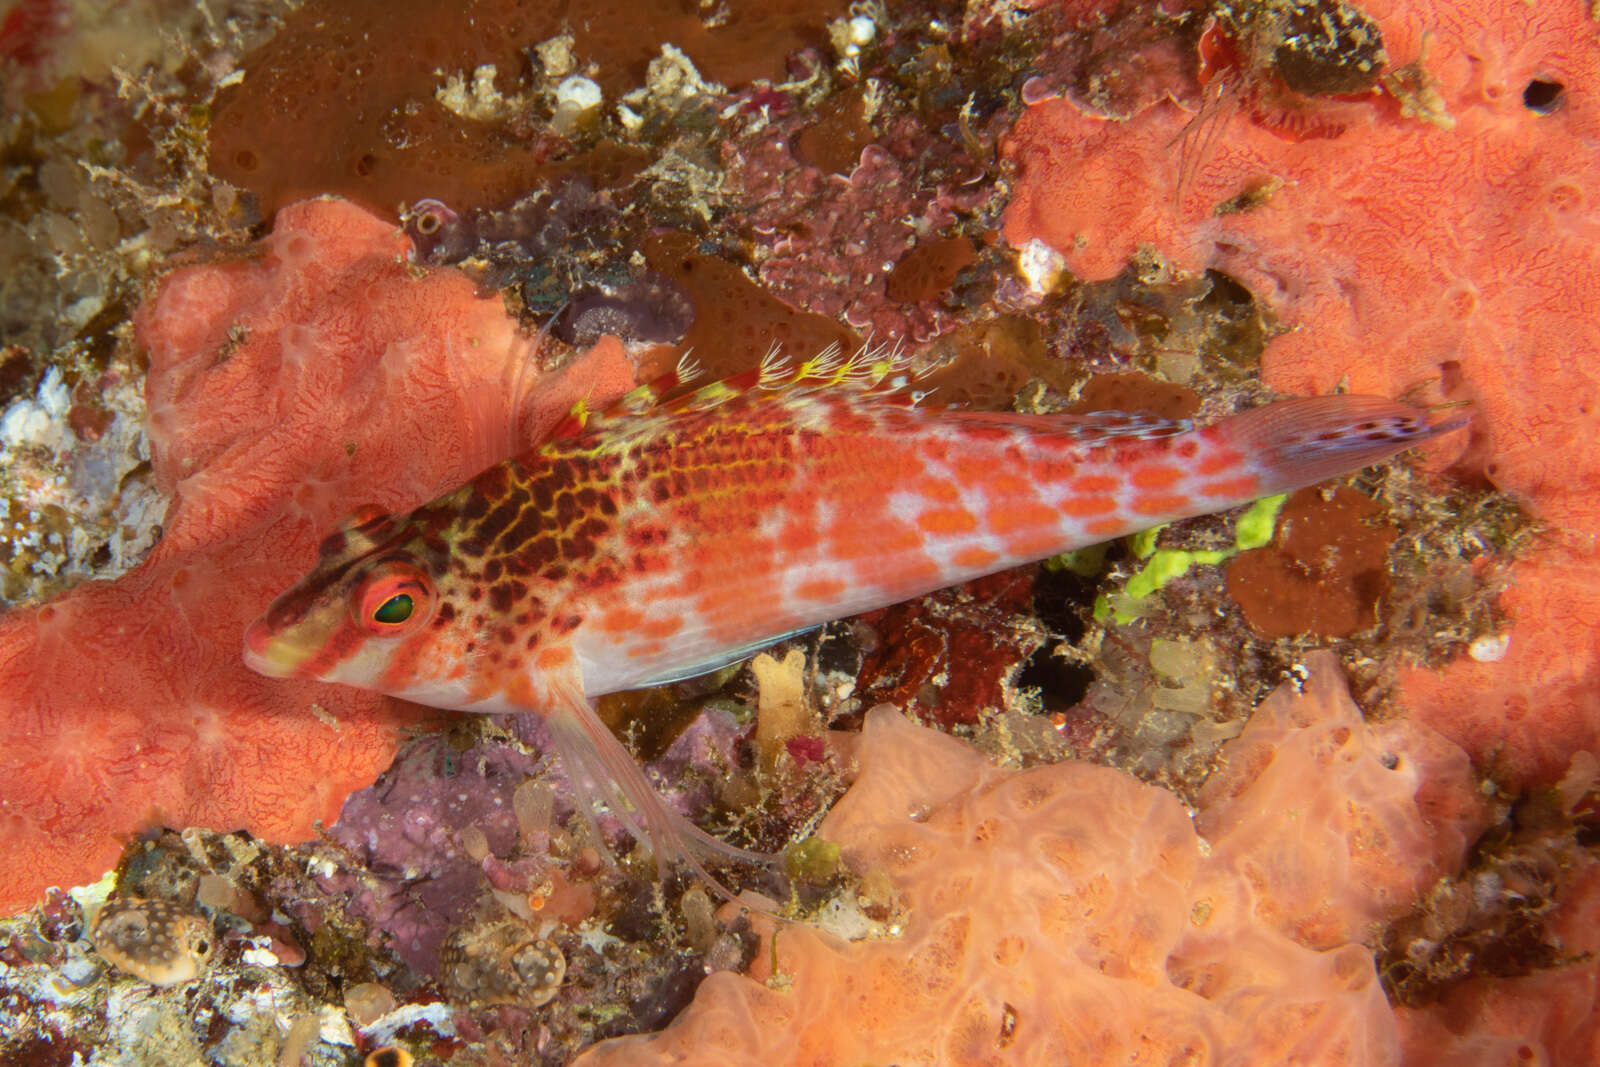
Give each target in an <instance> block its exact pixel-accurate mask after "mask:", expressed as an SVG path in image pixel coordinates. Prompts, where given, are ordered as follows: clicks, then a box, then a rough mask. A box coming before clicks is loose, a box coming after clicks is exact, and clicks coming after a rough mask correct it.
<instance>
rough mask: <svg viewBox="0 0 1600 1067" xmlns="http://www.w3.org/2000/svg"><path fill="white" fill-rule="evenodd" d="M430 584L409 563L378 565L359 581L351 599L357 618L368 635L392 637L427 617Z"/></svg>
mask: <svg viewBox="0 0 1600 1067" xmlns="http://www.w3.org/2000/svg"><path fill="white" fill-rule="evenodd" d="M432 599H433V586H432V584H431V583H430V582H429V581H428V577H427V575H425V574H424V573H423V572H422V571H421V570H419V569H417V568H416V567H413V566H412V565H411V564H409V563H386V564H382V565H380V566H379V567H378V568H377V569H375V570H374V571H373V572H372V574H370V575H368V576H367V579H366V580H365V581H364V582H362V584H361V587H360V590H359V592H358V593H357V595H356V597H355V599H354V606H355V607H356V621H357V622H358V623H360V624H361V626H362V627H363V628H364V629H365V630H366V631H367V632H368V633H370V634H373V635H375V636H379V637H395V636H398V635H399V634H402V633H404V632H406V631H408V630H410V629H412V628H413V627H414V626H416V625H417V624H418V623H419V622H422V621H423V620H424V619H426V618H427V616H428V611H427V608H428V607H429V605H431V603H432Z"/></svg>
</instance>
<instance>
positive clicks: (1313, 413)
mask: <svg viewBox="0 0 1600 1067" xmlns="http://www.w3.org/2000/svg"><path fill="white" fill-rule="evenodd" d="M1470 421H1472V416H1471V415H1470V414H1468V413H1465V412H1462V413H1458V414H1453V415H1449V416H1446V417H1445V418H1443V419H1440V420H1439V421H1434V420H1433V418H1432V416H1431V414H1430V413H1429V412H1428V411H1427V410H1425V409H1423V408H1416V407H1412V406H1411V405H1409V404H1402V403H1399V402H1398V401H1394V400H1388V399H1385V398H1384V397H1379V396H1313V397H1299V398H1294V399H1290V400H1279V401H1277V402H1276V403H1272V404H1268V405H1266V406H1265V407H1259V408H1254V409H1252V410H1250V411H1244V412H1240V413H1239V414H1238V415H1234V416H1233V417H1232V418H1229V419H1225V420H1224V421H1223V422H1221V423H1220V424H1218V426H1217V430H1218V432H1219V434H1221V435H1222V436H1223V437H1224V439H1225V440H1226V441H1227V443H1228V444H1230V445H1232V446H1233V447H1234V448H1236V449H1238V450H1239V451H1241V452H1243V453H1244V455H1246V456H1248V457H1250V461H1251V463H1252V465H1253V466H1255V468H1256V469H1257V471H1258V472H1259V474H1260V477H1261V486H1260V493H1261V495H1263V496H1267V495H1270V494H1273V493H1285V492H1288V491H1289V490H1291V489H1298V488H1300V487H1301V486H1305V485H1314V484H1315V483H1317V482H1320V481H1324V480H1325V479H1328V478H1334V477H1337V476H1339V475H1341V474H1347V473H1349V472H1350V471H1353V470H1359V469H1360V468H1362V467H1366V466H1369V465H1371V464H1373V463H1379V462H1382V461H1383V460H1385V459H1388V458H1389V457H1390V456H1392V455H1394V454H1396V453H1397V452H1404V451H1405V450H1406V449H1408V448H1413V447H1415V446H1417V445H1419V444H1421V443H1422V442H1424V441H1428V440H1431V439H1433V438H1435V437H1438V436H1440V435H1441V434H1446V433H1450V432H1451V431H1453V430H1459V429H1461V428H1462V427H1463V426H1466V425H1467V424H1468V423H1469V422H1470Z"/></svg>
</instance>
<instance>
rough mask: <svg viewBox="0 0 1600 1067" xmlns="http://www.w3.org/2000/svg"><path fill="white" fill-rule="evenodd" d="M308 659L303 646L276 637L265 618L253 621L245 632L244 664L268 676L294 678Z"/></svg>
mask: <svg viewBox="0 0 1600 1067" xmlns="http://www.w3.org/2000/svg"><path fill="white" fill-rule="evenodd" d="M306 659H307V652H306V650H305V649H303V648H296V647H295V646H294V645H292V644H290V643H289V642H288V641H285V640H284V639H282V638H281V637H280V638H276V639H275V638H274V637H273V636H272V631H271V630H269V629H268V628H267V626H266V623H265V621H264V620H260V619H258V620H257V621H255V622H253V623H251V624H250V625H249V627H248V628H247V629H246V630H245V632H244V665H245V666H246V667H249V668H250V669H251V670H253V671H255V672H256V673H257V674H264V675H266V676H267V677H268V678H292V677H294V676H295V675H296V674H298V673H299V670H300V665H301V664H302V663H304V662H305V661H306Z"/></svg>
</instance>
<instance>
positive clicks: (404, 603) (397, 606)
mask: <svg viewBox="0 0 1600 1067" xmlns="http://www.w3.org/2000/svg"><path fill="white" fill-rule="evenodd" d="M414 607H415V605H413V604H412V602H411V597H410V596H409V595H407V594H405V593H399V594H397V595H395V596H392V597H390V598H389V599H388V600H385V601H384V602H383V603H382V604H379V605H378V610H377V611H374V612H373V613H372V617H373V618H374V619H376V620H377V621H378V622H382V623H388V624H390V625H393V624H394V623H397V622H405V621H406V620H407V619H409V618H411V611H412V609H413V608H414Z"/></svg>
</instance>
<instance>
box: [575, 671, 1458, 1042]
mask: <svg viewBox="0 0 1600 1067" xmlns="http://www.w3.org/2000/svg"><path fill="white" fill-rule="evenodd" d="M1264 711H1265V715H1266V717H1267V718H1266V719H1265V721H1264V722H1263V724H1262V726H1261V727H1260V728H1259V729H1258V730H1256V731H1255V735H1254V736H1246V737H1245V738H1243V739H1241V740H1240V741H1239V742H1236V743H1235V747H1234V748H1233V749H1232V750H1231V751H1230V752H1229V754H1228V755H1229V759H1230V762H1232V761H1233V759H1234V757H1235V754H1237V756H1238V762H1239V764H1240V770H1238V771H1237V772H1232V773H1230V776H1229V778H1228V779H1226V780H1225V781H1224V783H1223V784H1222V785H1219V787H1218V788H1217V789H1216V790H1215V791H1214V795H1213V797H1212V802H1213V803H1214V805H1215V806H1214V807H1212V808H1206V809H1205V810H1203V811H1202V814H1201V821H1202V822H1204V823H1205V824H1207V825H1208V827H1209V829H1210V831H1211V833H1210V841H1209V848H1208V847H1207V845H1206V844H1205V843H1203V842H1202V841H1201V839H1200V837H1199V836H1197V834H1196V833H1195V828H1194V824H1193V822H1192V821H1191V819H1190V816H1189V813H1188V811H1187V810H1186V809H1185V808H1184V806H1183V805H1182V804H1181V803H1179V801H1178V800H1177V799H1176V798H1175V797H1174V796H1172V795H1171V794H1170V793H1167V792H1165V791H1163V790H1161V789H1157V788H1155V787H1152V786H1148V785H1144V784H1141V783H1140V782H1138V781H1136V780H1135V779H1134V778H1132V777H1130V776H1128V775H1126V774H1123V773H1121V772H1118V771H1115V770H1111V769H1108V768H1105V767H1099V766H1093V765H1090V764H1085V763H1065V764H1060V765H1057V766H1051V767H1041V768H1037V769H1034V770H1029V771H1023V772H1017V771H1010V770H1000V769H997V768H995V767H992V766H990V765H989V764H988V762H987V761H986V760H985V759H984V758H983V757H982V756H981V755H979V754H978V753H977V752H976V751H975V750H973V749H972V748H971V747H970V746H968V745H966V744H964V743H962V742H960V741H956V740H953V739H951V738H949V737H947V736H945V735H942V734H939V733H936V732H934V731H931V730H927V729H924V728H922V727H918V726H914V725H912V724H911V723H910V722H908V721H907V720H906V719H905V718H904V717H902V716H901V715H899V714H897V713H896V712H894V711H893V710H891V709H889V708H886V707H880V708H877V709H875V710H874V711H872V712H870V713H869V714H868V717H867V722H866V727H865V731H864V733H863V735H862V739H861V744H860V753H859V754H860V764H861V774H860V778H859V779H858V781H857V782H856V783H855V785H854V786H853V787H852V788H851V790H850V791H849V793H847V794H846V795H845V797H844V798H843V799H842V800H841V801H840V802H839V804H838V805H837V806H836V807H835V809H834V810H833V812H832V813H831V814H830V815H829V816H828V818H827V820H826V821H825V822H824V823H823V825H822V828H821V833H822V835H823V836H824V837H827V838H830V839H832V840H835V841H837V842H839V843H840V845H841V846H842V848H843V849H844V854H845V856H846V858H847V859H848V860H849V861H850V862H851V864H852V865H853V866H855V867H857V868H858V869H862V870H866V869H870V868H879V869H881V870H884V871H886V872H887V873H888V875H889V876H890V877H891V878H892V880H893V882H894V884H895V886H896V888H897V890H898V892H899V894H900V901H901V904H902V905H903V909H904V918H903V920H902V922H901V926H902V928H903V932H902V933H901V934H900V936H899V937H897V938H892V939H887V940H880V941H863V942H858V943H845V942H842V941H839V940H837V939H835V938H833V937H830V936H829V935H827V934H825V933H822V932H819V931H818V930H816V929H813V928H810V927H806V926H786V927H782V928H779V929H777V930H776V931H775V932H773V933H772V935H771V936H772V938H773V944H772V946H771V948H772V950H773V954H769V953H768V952H767V951H763V952H762V953H759V954H758V956H757V959H758V961H763V962H761V963H758V966H757V968H756V969H755V970H754V971H753V972H752V974H751V975H750V976H748V977H746V976H740V975H736V974H732V973H719V974H714V975H712V976H711V977H710V978H708V979H707V980H706V981H705V983H704V984H703V985H702V986H701V988H700V990H699V992H698V994H697V995H696V998H695V1003H694V1005H693V1006H692V1007H691V1008H690V1009H689V1010H688V1011H687V1012H686V1013H685V1014H684V1015H683V1016H682V1017H681V1018H680V1019H679V1020H678V1021H677V1022H676V1023H674V1024H673V1025H672V1026H671V1027H669V1028H668V1029H667V1030H665V1031H663V1032H662V1033H660V1034H657V1035H653V1036H649V1037H640V1038H628V1039H623V1040H619V1041H613V1042H608V1043H606V1044H604V1045H602V1046H599V1047H598V1048H596V1049H594V1050H592V1051H591V1052H590V1053H589V1054H588V1055H587V1056H586V1057H584V1058H583V1059H582V1060H580V1061H579V1062H580V1063H583V1064H585V1065H587V1067H596V1065H600V1064H612V1063H616V1064H623V1063H626V1064H650V1063H682V1062H691V1061H692V1062H695V1063H700V1064H749V1063H761V1062H766V1063H774V1064H777V1063H782V1064H839V1063H884V1062H893V1063H898V1064H906V1065H910V1064H951V1065H962V1064H989V1063H1007V1064H1012V1063H1016V1064H1048V1065H1059V1064H1064V1063H1138V1064H1169V1063H1252V1064H1253V1063H1263V1064H1265V1063H1295V1064H1304V1065H1311V1064H1392V1063H1396V1062H1398V1055H1399V1049H1398V1038H1397V1031H1396V1027H1395V1021H1394V1017H1393V1014H1392V1012H1391V1011H1390V1009H1389V1006H1388V1003H1387V1001H1386V1000H1385V998H1384V995H1383V992H1382V990H1381V988H1380V987H1379V985H1378V980H1377V975H1376V973H1375V971H1374V967H1373V961H1372V957H1371V955H1370V953H1369V952H1368V951H1367V950H1366V949H1365V948H1363V947H1362V945H1361V944H1360V943H1359V942H1358V941H1357V940H1355V937H1356V936H1359V932H1360V929H1361V927H1362V926H1363V925H1364V923H1365V921H1366V920H1367V919H1368V918H1370V917H1372V916H1375V915H1380V914H1384V913H1386V912H1388V911H1389V910H1391V909H1392V908H1393V907H1395V905H1396V900H1395V899H1393V896H1394V894H1395V893H1398V892H1401V891H1402V890H1403V887H1408V886H1412V885H1415V884H1417V883H1418V882H1419V881H1420V880H1422V879H1425V878H1426V877H1428V876H1429V872H1431V871H1432V870H1433V869H1434V868H1435V866H1436V865H1437V864H1438V863H1439V862H1441V861H1444V860H1445V859H1446V857H1454V856H1455V855H1457V854H1459V851H1460V844H1459V843H1460V841H1461V839H1462V825H1461V824H1460V822H1459V821H1458V820H1457V817H1456V816H1455V815H1454V814H1452V809H1450V808H1449V807H1448V806H1444V807H1439V806H1437V805H1431V803H1429V802H1427V801H1426V791H1423V792H1421V793H1419V781H1420V779H1421V778H1422V777H1423V775H1419V773H1418V772H1419V770H1424V769H1425V771H1426V772H1427V773H1433V772H1438V773H1444V774H1450V773H1454V771H1455V770H1458V769H1464V768H1465V758H1464V757H1463V756H1462V755H1461V753H1460V752H1459V750H1454V751H1452V750H1451V749H1450V747H1449V746H1448V744H1447V743H1446V742H1443V741H1440V740H1439V739H1437V738H1436V737H1433V736H1432V735H1427V736H1425V737H1422V736H1420V735H1419V734H1417V733H1414V732H1412V731H1410V730H1397V731H1393V732H1385V731H1381V730H1380V731H1369V730H1368V729H1367V727H1365V726H1364V725H1363V724H1362V722H1361V719H1360V716H1359V715H1358V714H1356V713H1355V711H1354V708H1353V706H1352V705H1350V703H1349V698H1348V696H1347V695H1346V694H1345V691H1344V683H1343V681H1342V679H1341V678H1340V677H1339V673H1338V670H1337V667H1336V666H1335V664H1334V662H1333V660H1332V658H1331V657H1327V658H1325V659H1321V660H1317V661H1314V662H1313V663H1312V666H1311V678H1310V682H1309V685H1308V691H1307V695H1305V696H1298V695H1296V694H1294V693H1293V692H1292V691H1289V690H1285V691H1283V692H1281V693H1280V694H1279V695H1278V696H1276V697H1274V699H1273V701H1272V703H1271V705H1270V706H1269V707H1267V708H1266V709H1264ZM1268 735H1271V736H1272V738H1273V739H1274V740H1275V741H1276V742H1277V743H1278V744H1279V745H1280V746H1281V750H1280V757H1279V760H1274V761H1272V762H1271V763H1264V762H1263V760H1262V759H1261V748H1260V746H1261V745H1262V744H1263V743H1265V741H1266V739H1267V737H1268ZM1419 738H1420V739H1419ZM1391 754H1392V755H1394V756H1396V758H1397V761H1398V762H1397V763H1396V764H1395V767H1394V768H1393V769H1390V768H1388V767H1386V766H1385V764H1386V763H1387V762H1388V761H1387V760H1386V759H1384V758H1383V757H1385V756H1387V755H1391ZM1280 760H1281V762H1280ZM1234 774H1237V777H1235V776H1233V775H1234ZM1384 776H1388V777H1387V778H1385V777H1384ZM1465 786H1466V783H1465V782H1464V781H1460V782H1457V783H1455V787H1457V788H1460V789H1462V790H1464V789H1465ZM1291 787H1292V788H1291ZM1351 789H1354V790H1356V791H1357V794H1358V795H1355V796H1351V795H1348V794H1347V792H1346V791H1347V790H1351ZM1419 796H1420V797H1421V798H1422V800H1423V803H1419ZM1428 806H1433V807H1435V809H1436V810H1437V811H1438V812H1440V813H1442V814H1449V815H1450V817H1451V821H1450V822H1448V824H1446V825H1444V826H1442V827H1440V829H1442V831H1443V832H1444V834H1445V839H1444V843H1443V844H1434V843H1430V842H1429V840H1428V833H1429V831H1430V819H1429V816H1428V814H1427V812H1425V811H1424V807H1428ZM1380 837H1382V838H1384V839H1386V840H1380ZM1386 842H1387V843H1386ZM1387 844H1392V845H1394V846H1395V848H1396V849H1397V850H1398V851H1397V854H1396V855H1395V856H1394V857H1393V858H1391V859H1384V860H1382V861H1380V860H1379V859H1378V858H1377V857H1376V855H1375V852H1376V851H1377V850H1378V849H1380V848H1384V847H1387ZM1329 852H1331V853H1334V854H1336V855H1337V856H1339V857H1342V858H1340V859H1338V860H1337V861H1336V862H1331V863H1326V864H1323V865H1321V866H1320V868H1319V866H1318V860H1317V857H1318V855H1320V854H1323V853H1329ZM1313 871H1316V872H1317V874H1318V877H1321V878H1322V879H1324V882H1323V884H1322V885H1320V886H1316V887H1313V886H1311V884H1310V882H1309V880H1308V875H1309V872H1313ZM1280 894H1288V895H1292V896H1294V897H1295V899H1289V898H1288V897H1286V896H1280ZM1302 897H1303V899H1302ZM1323 900H1326V901H1327V902H1328V906H1327V908H1326V909H1324V908H1323V907H1322V906H1321V904H1320V903H1319V902H1320V901H1323ZM1308 905H1309V910H1310V913H1311V914H1313V915H1320V914H1321V913H1322V912H1323V911H1324V910H1326V911H1327V912H1328V913H1329V914H1330V915H1332V914H1335V913H1336V915H1337V918H1338V920H1339V921H1337V922H1332V923H1327V924H1320V925H1318V924H1313V926H1314V929H1313V933H1314V934H1315V939H1314V941H1311V942H1310V943H1308V942H1307V941H1302V940H1300V939H1298V938H1297V934H1298V932H1299V931H1298V927H1300V926H1302V925H1304V924H1303V923H1302V922H1300V921H1299V916H1300V913H1301V911H1302V910H1304V909H1306V908H1307V906H1308ZM769 959H775V961H776V965H775V973H773V972H770V971H767V970H766V969H765V966H764V961H767V960H769Z"/></svg>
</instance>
